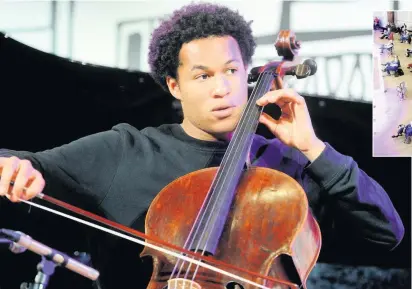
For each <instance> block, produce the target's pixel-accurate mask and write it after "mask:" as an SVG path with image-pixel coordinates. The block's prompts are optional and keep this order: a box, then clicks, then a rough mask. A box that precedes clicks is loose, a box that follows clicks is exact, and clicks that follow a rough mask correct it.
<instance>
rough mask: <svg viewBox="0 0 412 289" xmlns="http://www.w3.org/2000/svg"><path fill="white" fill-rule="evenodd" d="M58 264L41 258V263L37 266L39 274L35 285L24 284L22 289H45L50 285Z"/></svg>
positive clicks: (35, 279) (21, 286)
mask: <svg viewBox="0 0 412 289" xmlns="http://www.w3.org/2000/svg"><path fill="white" fill-rule="evenodd" d="M56 266H57V264H56V263H54V262H53V261H50V260H47V259H46V258H45V257H44V256H42V257H41V262H40V263H39V264H37V274H36V277H35V278H34V282H33V283H27V282H24V283H22V284H21V285H20V289H45V288H46V287H47V285H48V284H49V281H50V277H51V276H52V275H53V273H54V270H55V268H56Z"/></svg>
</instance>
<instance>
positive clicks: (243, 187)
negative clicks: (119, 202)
mask: <svg viewBox="0 0 412 289" xmlns="http://www.w3.org/2000/svg"><path fill="white" fill-rule="evenodd" d="M275 47H276V50H277V52H278V54H279V56H283V59H282V61H276V62H271V63H268V64H266V65H265V66H262V67H256V68H253V69H252V70H251V72H250V74H249V79H248V81H249V82H254V81H256V82H257V83H256V86H255V87H254V89H253V91H252V94H251V96H250V98H249V100H248V103H247V105H246V107H245V109H244V111H243V114H242V116H241V119H240V120H239V123H238V125H237V127H236V130H235V132H234V133H233V136H232V138H231V140H230V143H229V146H228V148H227V150H226V153H225V155H224V157H223V159H222V162H221V165H220V166H219V167H217V168H206V169H202V170H199V171H195V172H192V173H189V174H187V175H185V176H182V177H180V178H178V179H176V180H175V181H173V182H172V183H170V184H169V185H167V186H166V187H165V188H164V189H163V190H161V191H160V193H159V194H158V195H157V196H156V198H155V199H154V200H153V202H152V204H151V205H150V207H149V210H148V213H147V215H146V223H145V229H146V234H147V235H150V236H156V237H158V238H160V239H167V240H168V241H169V242H170V243H172V244H175V245H177V246H179V247H182V248H184V249H186V250H189V251H193V252H197V253H199V252H200V253H201V255H205V256H213V257H214V258H215V259H218V260H222V261H224V262H226V263H230V264H236V266H237V267H241V268H248V269H249V270H251V271H253V272H258V273H260V274H262V275H266V276H272V277H276V278H278V279H280V280H283V281H287V282H291V283H293V284H294V285H295V286H292V285H291V284H286V283H283V284H281V282H278V284H275V283H273V282H272V281H267V280H266V281H264V280H261V278H257V277H251V276H248V274H247V273H242V272H236V274H237V275H240V276H242V277H244V278H247V279H249V280H253V281H254V282H256V283H262V284H264V285H265V286H266V287H269V288H291V287H296V288H301V287H303V288H306V280H307V277H308V275H309V273H310V271H311V270H312V268H313V267H314V265H315V263H316V260H317V258H318V256H319V252H320V247H321V233H320V229H319V226H318V224H317V222H316V220H315V218H314V217H313V216H312V214H311V212H310V210H309V208H308V200H307V197H306V194H305V192H304V190H303V188H302V187H301V186H300V185H299V184H298V182H297V181H295V180H294V179H293V178H291V177H290V176H288V175H286V174H284V173H282V172H279V171H276V170H273V169H268V168H263V167H252V166H248V167H247V168H246V169H244V165H245V162H246V160H247V157H248V152H249V149H250V147H251V144H252V141H253V135H254V133H255V131H256V128H257V125H258V123H259V116H260V114H261V112H262V110H263V108H262V107H260V106H258V105H256V104H255V103H256V100H257V99H259V98H260V97H262V96H263V95H264V94H265V93H267V92H268V91H269V90H271V88H272V89H273V88H274V89H281V88H282V82H281V78H282V77H283V76H284V75H294V76H296V77H297V78H304V77H307V76H309V75H313V74H314V73H315V72H316V63H315V62H314V61H313V60H310V59H309V60H306V61H305V62H304V63H303V64H299V65H297V66H290V65H289V66H288V64H290V63H291V62H292V61H293V60H294V57H295V55H296V54H297V52H298V50H299V48H300V42H299V41H296V38H295V35H294V34H293V33H291V32H290V31H286V30H283V31H280V33H279V35H278V39H277V42H276V44H275ZM186 204H190V205H189V206H188V205H186ZM141 256H151V257H152V258H153V262H154V263H153V264H154V267H153V275H152V278H151V280H150V283H149V285H148V287H147V288H148V289H162V288H164V287H165V286H168V287H171V288H172V289H186V288H187V289H189V288H193V287H194V288H196V289H201V288H208V289H209V288H210V289H212V288H222V287H226V288H229V289H230V288H234V287H235V286H238V288H242V289H246V288H250V285H249V284H242V283H239V282H235V281H233V280H232V279H230V278H227V277H226V276H221V275H219V274H216V273H215V272H210V271H208V270H207V269H204V268H200V267H199V266H196V265H193V264H191V263H190V262H186V261H181V260H178V259H176V258H172V257H167V256H164V255H159V254H158V252H155V251H153V250H152V249H150V248H147V247H146V248H145V249H144V250H143V252H142V253H141ZM166 281H167V282H166Z"/></svg>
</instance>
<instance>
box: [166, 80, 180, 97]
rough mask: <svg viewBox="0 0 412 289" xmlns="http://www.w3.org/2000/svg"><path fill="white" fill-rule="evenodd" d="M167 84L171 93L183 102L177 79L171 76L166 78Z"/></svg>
mask: <svg viewBox="0 0 412 289" xmlns="http://www.w3.org/2000/svg"><path fill="white" fill-rule="evenodd" d="M166 84H167V87H168V88H169V91H170V93H171V94H172V95H173V96H174V97H175V98H176V99H178V100H181V93H180V87H179V83H178V82H177V79H176V78H173V77H171V76H167V77H166Z"/></svg>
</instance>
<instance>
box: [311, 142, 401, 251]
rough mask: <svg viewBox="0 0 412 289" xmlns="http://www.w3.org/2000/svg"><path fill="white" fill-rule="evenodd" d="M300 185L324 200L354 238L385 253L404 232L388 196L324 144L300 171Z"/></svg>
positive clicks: (347, 157)
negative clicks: (301, 174) (380, 247)
mask: <svg viewBox="0 0 412 289" xmlns="http://www.w3.org/2000/svg"><path fill="white" fill-rule="evenodd" d="M303 183H304V187H305V189H306V190H316V191H318V193H319V194H320V196H321V197H323V199H326V200H327V201H326V202H325V205H326V206H330V209H331V210H330V211H332V212H333V216H334V219H335V220H338V221H339V222H338V223H339V224H340V226H344V227H346V228H345V231H346V230H347V231H349V232H351V234H353V236H356V238H359V237H360V238H361V239H362V240H364V241H366V242H368V243H373V244H376V245H380V246H384V247H386V248H388V249H394V248H395V247H396V246H397V245H398V244H399V243H400V242H401V240H402V238H403V236H404V232H405V229H404V226H403V224H402V221H401V218H400V216H399V214H398V212H397V211H396V209H395V208H394V206H393V204H392V202H391V200H390V198H389V196H388V194H387V193H386V192H385V190H384V189H383V188H382V187H381V186H380V185H379V184H378V183H377V182H376V181H375V180H373V179H372V178H371V177H369V176H368V175H367V174H366V173H365V172H364V171H362V170H361V169H360V168H359V167H358V165H357V163H356V162H355V161H354V160H353V159H352V158H351V157H349V156H345V155H342V154H340V153H339V152H337V151H336V150H335V149H333V148H332V147H331V146H330V145H329V144H328V143H326V148H325V149H324V151H323V152H322V153H321V155H320V156H319V157H318V158H317V159H316V160H315V161H313V162H312V163H310V164H309V165H308V166H306V167H305V168H304V170H303ZM348 228H349V229H348Z"/></svg>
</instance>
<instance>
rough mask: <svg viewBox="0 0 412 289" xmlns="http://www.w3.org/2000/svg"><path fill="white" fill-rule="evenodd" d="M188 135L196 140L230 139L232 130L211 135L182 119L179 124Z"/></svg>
mask: <svg viewBox="0 0 412 289" xmlns="http://www.w3.org/2000/svg"><path fill="white" fill-rule="evenodd" d="M180 125H181V126H182V128H183V130H184V131H185V133H187V134H188V135H189V136H191V137H193V138H195V139H198V140H204V141H230V140H231V138H232V136H233V132H231V133H226V134H222V135H213V134H210V133H208V132H205V131H204V130H201V129H200V128H198V127H196V126H194V125H193V124H192V123H190V122H189V121H188V120H183V122H182V123H181V124H180Z"/></svg>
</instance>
